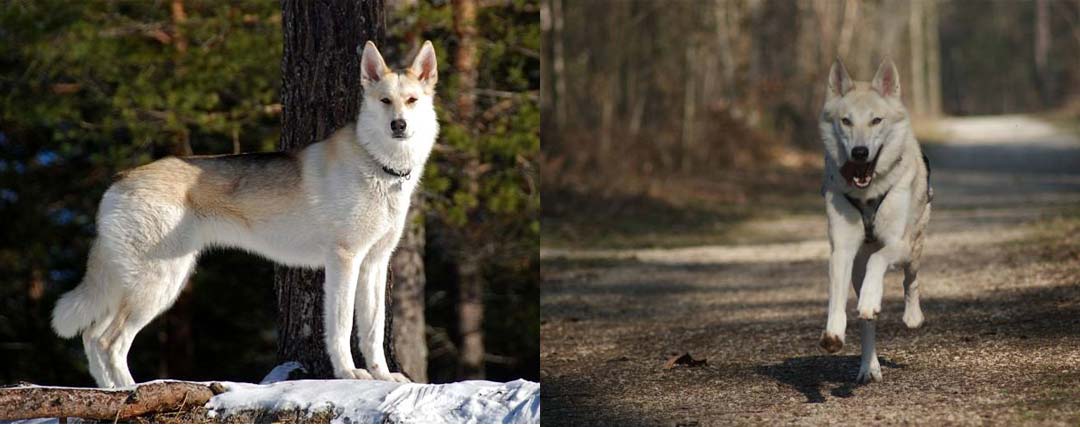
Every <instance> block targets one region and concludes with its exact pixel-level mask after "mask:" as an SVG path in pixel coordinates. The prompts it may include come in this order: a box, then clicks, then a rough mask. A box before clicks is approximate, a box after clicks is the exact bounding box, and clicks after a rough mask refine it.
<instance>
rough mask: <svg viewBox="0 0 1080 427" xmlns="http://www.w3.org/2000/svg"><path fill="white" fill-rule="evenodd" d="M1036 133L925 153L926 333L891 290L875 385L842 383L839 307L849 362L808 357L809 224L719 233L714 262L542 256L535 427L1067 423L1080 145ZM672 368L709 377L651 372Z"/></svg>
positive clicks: (1078, 320)
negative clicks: (680, 360) (928, 172)
mask: <svg viewBox="0 0 1080 427" xmlns="http://www.w3.org/2000/svg"><path fill="white" fill-rule="evenodd" d="M1008 120H1013V121H1012V122H1009V121H1008ZM1003 123H1005V125H1003ZM964 126H968V127H964ZM980 126H983V127H984V128H986V129H990V131H988V132H985V133H984V134H979V133H978V132H979V130H980V129H981V128H980ZM995 126H996V127H995ZM1010 127H1011V128H1017V129H1020V130H1024V131H1028V132H1027V133H1020V132H1018V133H1010V131H1009V128H1010ZM1034 127H1037V126H1035V124H1033V123H1031V122H1025V121H1024V119H1015V118H1006V119H1004V120H998V121H993V120H991V121H989V122H985V123H980V122H977V121H975V122H971V121H959V122H951V123H945V124H944V126H942V128H943V129H944V130H943V131H942V132H941V133H940V135H946V138H948V139H949V141H950V143H948V144H934V145H928V146H927V149H926V151H927V152H928V154H929V155H930V158H931V162H932V167H933V179H932V182H933V185H934V188H935V192H936V195H935V202H934V207H935V211H934V213H933V216H932V219H931V231H930V235H929V240H928V242H927V249H926V253H925V254H924V261H923V266H924V267H923V271H922V274H921V275H920V280H921V282H922V289H923V310H924V312H925V313H926V317H927V322H926V324H925V325H924V326H923V327H922V328H920V329H916V330H908V329H907V328H905V327H904V326H903V323H902V322H901V320H900V317H901V314H902V312H903V302H902V290H901V286H900V277H899V276H900V275H899V273H889V275H888V276H887V281H886V288H887V289H886V295H885V302H884V304H883V307H882V309H883V313H882V316H881V320H880V322H879V326H878V354H879V355H880V357H881V365H882V374H883V376H884V380H883V382H880V383H874V384H870V385H866V386H862V385H856V384H854V383H853V381H854V379H855V375H856V373H857V371H858V364H859V362H858V346H859V338H858V324H857V322H855V321H854V316H853V315H851V314H850V313H851V310H850V305H849V319H850V320H849V327H848V333H847V344H846V346H845V347H844V349H843V350H842V351H841V353H839V354H838V355H826V354H824V353H823V352H822V351H821V350H819V349H818V346H817V340H818V337H819V335H820V333H821V330H822V328H823V327H824V325H825V306H826V290H825V283H826V276H827V267H826V258H827V256H828V244H827V242H826V241H825V240H824V235H825V222H824V216H823V215H818V214H810V213H806V212H808V211H813V210H814V209H819V210H820V207H818V208H812V207H808V208H805V209H793V210H792V212H796V213H793V214H790V215H784V216H780V217H770V218H767V219H760V218H754V217H752V216H751V217H748V218H741V219H740V220H738V221H735V222H732V221H730V220H728V219H725V220H724V221H725V224H724V226H725V227H728V228H730V229H732V230H738V231H739V233H738V238H732V239H730V240H726V241H722V242H718V243H725V244H724V245H717V246H698V247H689V248H686V247H683V248H677V249H641V250H637V249H610V250H605V249H603V248H602V247H601V248H596V247H595V246H596V245H590V246H591V248H590V249H580V248H574V247H567V246H563V247H560V248H558V249H553V248H545V249H544V250H543V251H542V259H543V263H542V275H543V278H544V284H543V294H542V297H541V308H542V312H543V319H544V320H543V323H542V326H541V340H542V341H541V342H542V348H541V360H542V370H541V383H542V387H543V396H544V398H543V399H544V402H543V405H544V406H543V422H544V424H550V425H566V424H570V425H592V424H609V425H610V424H614V425H638V424H648V425H657V424H659V425H680V424H681V425H698V424H700V425H712V424H732V423H736V424H760V423H764V424H780V423H784V424H787V423H795V424H815V425H817V424H824V423H826V422H830V423H831V422H841V423H844V424H926V423H932V424H1015V423H1033V424H1065V425H1078V424H1080V142H1078V141H1077V140H1076V138H1073V137H1069V136H1062V135H1058V134H1057V133H1054V132H1043V133H1040V132H1038V131H1037V129H1036V130H1032V129H1033V128H1034ZM954 128H955V129H962V131H963V133H964V135H963V136H964V138H962V139H961V138H960V137H958V136H955V135H954V136H949V134H948V130H950V129H954ZM973 129H974V130H973ZM1014 135H1016V136H1015V137H1014ZM816 203H821V202H820V200H817V202H816ZM597 221H598V222H600V221H605V220H604V219H597ZM545 227H547V223H546V222H545ZM686 232H687V233H692V232H693V231H692V230H688V231H686ZM728 235H730V233H728ZM748 236H750V237H752V238H748ZM691 240H692V239H691ZM671 241H679V239H673V240H671ZM748 241H759V242H769V243H767V244H747V243H746V242H748ZM728 242H734V244H727V243H728ZM612 246H616V247H618V246H619V245H612ZM851 302H852V303H853V301H851ZM681 352H689V353H691V354H692V355H693V356H694V357H695V358H698V359H700V358H705V359H707V360H708V365H707V366H704V367H693V368H690V367H676V368H674V369H671V370H665V369H664V367H663V365H664V362H665V360H666V359H667V357H668V356H669V355H670V354H672V353H681Z"/></svg>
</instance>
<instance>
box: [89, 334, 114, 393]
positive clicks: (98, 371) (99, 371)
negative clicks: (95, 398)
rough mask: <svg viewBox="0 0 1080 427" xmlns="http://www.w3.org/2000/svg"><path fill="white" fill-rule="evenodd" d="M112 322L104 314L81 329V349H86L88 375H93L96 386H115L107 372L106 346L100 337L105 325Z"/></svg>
mask: <svg viewBox="0 0 1080 427" xmlns="http://www.w3.org/2000/svg"><path fill="white" fill-rule="evenodd" d="M111 322H112V316H105V317H103V318H101V319H99V320H98V321H97V322H95V323H94V324H93V325H90V327H89V328H87V329H86V330H85V331H83V335H82V339H83V350H85V351H86V360H87V362H88V366H89V368H90V376H92V377H94V382H96V383H97V385H98V387H102V388H113V387H116V381H114V380H113V378H112V374H111V373H110V372H109V369H108V365H106V359H107V357H106V355H105V352H106V348H105V346H104V342H103V341H102V339H101V336H102V334H104V332H105V327H106V326H108V325H109V323H111Z"/></svg>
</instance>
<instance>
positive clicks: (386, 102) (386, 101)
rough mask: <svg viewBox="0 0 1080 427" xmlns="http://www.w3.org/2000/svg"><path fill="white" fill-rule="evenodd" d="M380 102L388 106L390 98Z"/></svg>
mask: <svg viewBox="0 0 1080 427" xmlns="http://www.w3.org/2000/svg"><path fill="white" fill-rule="evenodd" d="M380 101H382V103H383V104H390V98H383V99H380Z"/></svg>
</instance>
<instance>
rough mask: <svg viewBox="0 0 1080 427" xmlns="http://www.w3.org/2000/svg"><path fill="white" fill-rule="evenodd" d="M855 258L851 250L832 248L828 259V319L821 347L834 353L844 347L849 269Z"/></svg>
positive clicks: (849, 285) (849, 283) (849, 284)
mask: <svg viewBox="0 0 1080 427" xmlns="http://www.w3.org/2000/svg"><path fill="white" fill-rule="evenodd" d="M854 258H855V251H854V250H853V249H852V248H848V247H842V248H834V249H833V251H832V257H831V258H830V259H829V317H828V320H827V321H826V322H825V333H823V334H822V335H821V347H822V348H824V349H825V351H828V352H829V353H836V352H837V351H840V349H841V348H843V346H844V330H845V329H847V313H846V312H845V310H846V306H847V299H848V289H849V288H850V287H851V282H850V281H849V279H848V278H849V277H851V267H852V263H853V261H854Z"/></svg>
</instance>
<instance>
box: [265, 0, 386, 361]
mask: <svg viewBox="0 0 1080 427" xmlns="http://www.w3.org/2000/svg"><path fill="white" fill-rule="evenodd" d="M281 6H282V32H283V33H284V55H283V56H282V60H281V74H282V86H281V102H282V106H283V111H282V116H281V117H282V119H281V120H282V123H281V142H280V145H279V148H280V149H281V150H284V151H297V150H299V149H302V148H303V147H305V146H307V145H309V144H311V143H313V142H316V141H319V140H322V139H323V138H326V137H327V136H329V135H330V134H331V133H332V132H333V131H334V130H337V129H338V128H340V127H342V126H344V125H345V124H347V123H349V122H351V121H354V120H356V116H357V114H358V112H359V108H360V100H361V90H362V89H361V87H360V54H359V49H360V48H361V47H362V46H363V45H364V43H365V42H367V41H368V40H372V41H374V42H375V43H376V44H382V42H383V39H384V35H385V32H386V23H385V21H384V16H383V0H341V1H332V2H310V1H304V0H283V1H282V3H281ZM322 285H323V273H322V271H311V270H307V269H297V268H289V267H282V266H278V267H276V268H275V271H274V288H275V291H276V293H277V300H278V359H279V360H280V361H281V362H286V361H296V362H299V363H300V364H301V365H303V366H304V369H306V370H307V376H308V377H312V378H330V377H332V376H333V372H332V369H331V366H330V360H329V358H328V356H327V354H326V349H325V344H324V340H323V334H324V331H323V289H322ZM388 294H389V293H388ZM387 313H388V315H387V317H388V319H387V328H388V329H389V328H390V325H391V323H392V322H391V319H390V318H392V315H391V314H390V313H392V310H387ZM386 343H387V347H392V346H393V340H391V339H387V340H386ZM391 350H392V348H388V349H387V356H388V364H389V365H390V368H391V370H394V369H395V368H396V362H395V361H394V358H393V352H392V351H391ZM353 354H354V355H355V356H358V357H361V354H360V352H359V350H358V349H357V348H356V345H355V339H354V345H353ZM361 362H362V361H361ZM358 365H359V366H364V365H363V364H362V363H358Z"/></svg>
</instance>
